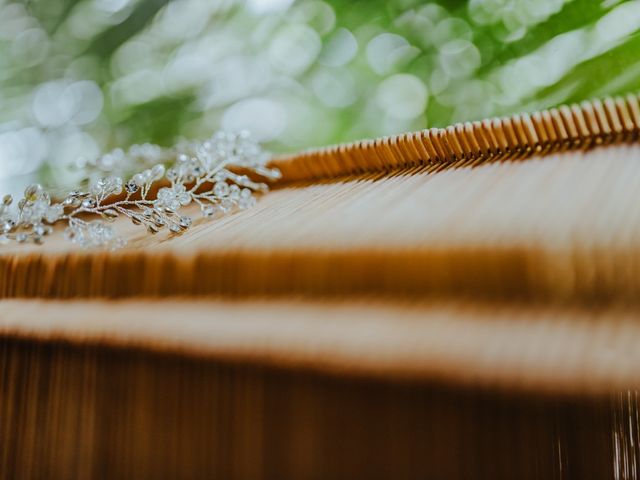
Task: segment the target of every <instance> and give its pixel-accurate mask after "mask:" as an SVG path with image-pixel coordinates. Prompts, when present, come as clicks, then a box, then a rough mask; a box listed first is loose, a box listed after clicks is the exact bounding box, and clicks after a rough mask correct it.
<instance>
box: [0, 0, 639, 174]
mask: <svg viewBox="0 0 640 480" xmlns="http://www.w3.org/2000/svg"><path fill="white" fill-rule="evenodd" d="M639 31H640V1H638V0H629V1H615V0H605V1H596V0H536V1H533V0H469V1H463V0H451V1H441V2H428V1H420V0H391V1H388V0H387V1H383V0H326V1H319V0H297V1H290V0H289V1H288V0H247V1H245V2H243V1H238V0H173V1H170V0H80V1H77V0H30V1H26V0H25V1H13V0H0V177H3V176H4V177H6V176H9V175H15V174H20V173H24V172H28V171H31V170H34V169H36V168H38V167H39V166H41V165H42V164H43V162H44V163H47V164H48V165H49V166H51V167H52V169H51V171H52V172H54V174H55V175H61V176H63V175H67V173H65V172H66V170H65V168H66V166H68V165H69V164H70V163H74V162H76V161H77V159H78V158H82V157H85V158H87V157H94V156H97V155H99V153H100V152H101V151H104V150H106V149H110V148H113V147H115V146H126V145H129V144H132V143H136V142H145V141H152V142H157V143H160V144H171V143H172V142H174V141H175V140H176V139H177V138H179V137H182V136H186V137H203V136H207V135H209V134H210V133H211V132H212V131H213V130H216V129H219V128H224V129H232V130H234V129H240V128H249V129H250V130H252V131H254V133H255V134H256V135H257V136H258V137H259V138H261V139H262V140H264V141H266V142H267V143H268V145H269V147H270V148H272V149H273V150H275V151H294V150H299V149H302V148H305V147H310V146H314V145H325V144H329V143H336V142H342V141H347V140H353V139H357V138H362V137H374V136H380V135H387V134H392V133H397V132H401V131H407V130H415V129H421V128H425V127H431V126H444V125H447V124H450V123H452V122H456V121H461V120H472V119H478V118H483V117H489V116H496V115H503V114H509V113H515V112H518V111H523V110H526V111H530V110H534V109H539V108H544V107H549V106H553V105H556V104H559V103H565V102H576V101H580V100H583V99H587V98H591V97H595V96H597V97H601V96H605V95H612V94H618V93H625V92H628V91H636V90H638V89H639V86H640V55H639V52H640V34H639V33H638V32H639ZM56 172H58V173H56Z"/></svg>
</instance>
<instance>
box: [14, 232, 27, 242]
mask: <svg viewBox="0 0 640 480" xmlns="http://www.w3.org/2000/svg"><path fill="white" fill-rule="evenodd" d="M28 238H29V236H28V235H27V234H26V233H19V234H17V235H16V240H17V241H18V242H19V243H24V242H26V241H27V240H28Z"/></svg>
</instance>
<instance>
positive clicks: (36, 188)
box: [24, 183, 44, 202]
mask: <svg viewBox="0 0 640 480" xmlns="http://www.w3.org/2000/svg"><path fill="white" fill-rule="evenodd" d="M43 194H44V190H43V188H42V185H40V184H39V183H34V184H32V185H29V186H28V187H27V188H25V190H24V198H25V199H27V200H28V201H31V202H32V201H34V200H38V199H39V198H40V197H42V195H43Z"/></svg>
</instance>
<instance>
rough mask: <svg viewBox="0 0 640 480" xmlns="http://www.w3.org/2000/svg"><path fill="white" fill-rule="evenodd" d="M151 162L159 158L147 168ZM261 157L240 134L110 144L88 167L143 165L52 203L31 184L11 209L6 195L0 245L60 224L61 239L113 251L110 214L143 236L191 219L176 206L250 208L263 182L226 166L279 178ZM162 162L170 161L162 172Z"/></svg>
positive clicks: (0, 209)
mask: <svg viewBox="0 0 640 480" xmlns="http://www.w3.org/2000/svg"><path fill="white" fill-rule="evenodd" d="M153 159H156V160H157V161H159V162H161V163H156V164H155V165H153V166H151V161H152V160H153ZM269 159H270V155H269V154H268V153H266V152H264V151H263V150H262V148H261V147H260V145H259V144H258V143H257V142H256V141H254V140H253V139H252V138H251V136H250V135H249V134H248V133H246V132H241V133H239V134H231V133H224V132H218V133H216V134H215V135H213V136H212V137H211V138H210V139H208V140H205V141H202V142H181V143H180V144H178V145H177V146H175V147H173V148H172V149H162V148H161V147H159V146H157V145H151V144H145V145H134V146H132V147H131V148H130V149H129V150H128V151H127V152H124V151H123V150H121V149H116V150H114V151H113V152H110V153H108V154H106V155H104V156H103V157H101V159H100V160H99V161H98V162H94V164H93V166H95V167H96V168H98V169H100V170H102V171H104V170H106V169H105V168H101V167H102V164H105V166H106V165H110V166H113V165H114V163H118V164H127V165H131V164H134V163H136V162H137V164H138V165H140V164H142V165H145V166H149V167H150V168H147V169H145V170H143V171H142V172H139V173H136V174H135V175H133V176H132V177H131V178H130V179H129V180H127V181H125V180H124V179H123V178H122V177H121V176H116V175H110V176H106V177H101V178H98V179H96V180H94V181H91V182H90V183H89V188H88V189H87V191H80V190H76V191H72V192H70V193H68V194H67V196H66V198H64V199H63V200H62V201H61V202H59V203H58V202H53V201H52V197H51V196H50V195H49V194H48V193H47V192H46V191H45V190H44V189H43V188H42V186H40V185H37V184H35V185H30V186H29V187H27V188H26V190H25V192H24V198H22V199H21V200H20V201H19V202H18V203H17V209H16V208H12V206H13V205H12V204H13V199H12V198H11V196H10V195H6V196H4V198H3V199H2V203H1V204H0V243H5V244H6V243H9V242H10V241H17V242H19V243H25V242H33V243H38V244H39V243H42V242H43V240H44V237H45V236H47V235H49V234H51V233H52V232H53V227H52V225H54V224H59V223H62V224H66V229H65V230H64V233H65V236H66V237H67V238H68V239H69V240H71V241H72V242H74V243H76V244H78V245H80V246H82V247H85V248H92V247H105V248H109V249H118V248H121V247H123V246H124V245H125V244H126V241H125V239H124V238H122V237H120V236H118V235H117V233H116V231H115V229H114V228H113V226H112V225H110V224H109V223H110V222H112V221H114V220H115V219H117V218H118V217H127V218H129V219H130V220H131V221H132V222H133V223H134V224H136V225H143V226H145V227H146V228H147V230H148V231H149V232H150V233H157V232H159V231H160V230H162V229H165V228H166V229H168V230H169V231H171V232H173V233H180V232H182V231H184V230H186V229H188V228H189V227H190V226H191V224H192V219H191V217H189V216H188V215H185V214H183V213H182V212H181V211H180V210H181V209H182V208H183V207H184V206H186V205H189V204H197V205H198V206H199V208H200V212H201V214H202V216H203V217H213V216H215V215H216V214H218V213H220V214H226V213H229V212H230V211H232V210H233V209H236V208H237V209H246V208H250V207H252V206H253V205H254V204H255V203H256V198H255V195H254V194H255V193H256V192H265V191H267V190H268V187H267V185H266V184H265V183H260V182H256V181H254V180H253V179H252V178H250V177H249V176H248V175H244V174H239V173H235V172H234V171H233V167H238V168H240V169H242V170H243V171H246V172H247V173H248V174H249V175H250V174H252V173H253V174H256V175H257V176H260V177H264V178H267V179H277V178H280V172H279V171H278V170H277V169H273V168H268V167H267V166H266V163H267V162H268V161H269ZM166 161H169V162H171V161H173V163H172V165H171V166H170V167H169V168H168V169H165V164H164V162H166ZM156 187H159V189H158V190H157V193H156V194H155V198H152V192H155V190H156Z"/></svg>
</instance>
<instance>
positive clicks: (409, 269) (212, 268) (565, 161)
mask: <svg viewBox="0 0 640 480" xmlns="http://www.w3.org/2000/svg"><path fill="white" fill-rule="evenodd" d="M117 227H118V228H120V227H122V228H121V231H122V232H124V233H125V234H126V235H128V236H129V238H130V247H128V248H127V249H125V250H123V251H122V252H120V253H116V254H113V253H110V252H101V251H90V252H87V251H82V250H79V249H78V248H77V247H76V246H74V245H71V244H68V243H66V241H65V240H64V239H62V238H56V239H49V240H53V241H48V242H47V243H46V245H44V246H37V245H28V246H24V247H22V246H20V247H3V250H2V252H1V253H0V296H4V297H76V296H79V297H96V296H103V297H139V296H163V297H164V296H171V295H195V296H203V295H216V294H229V295H246V294H271V295H281V296H282V295H289V294H303V295H310V296H318V295H323V296H324V295H344V294H372V295H378V296H379V295H383V296H392V297H393V296H413V297H424V296H430V297H434V296H435V297H455V298H460V297H472V298H482V299H484V298H491V299H498V300H499V299H524V300H527V301H547V302H548V301H553V302H564V303H567V302H581V303H584V304H587V303H599V304H606V303H610V302H623V303H627V304H636V303H638V301H639V300H640V148H639V147H638V146H636V145H626V146H624V145H623V146H609V147H606V148H604V147H603V148H598V149H594V150H590V151H587V152H577V153H576V152H574V153H564V154H556V155H550V156H547V157H543V158H533V159H529V160H527V161H522V162H504V163H492V164H487V165H483V166H479V167H475V168H463V169H453V170H447V171H443V172H439V173H436V174H429V173H428V171H426V170H420V169H413V170H409V171H404V172H402V173H400V174H397V175H395V176H391V177H389V176H385V177H381V178H378V177H374V176H371V177H359V178H353V179H351V180H343V181H338V182H335V183H319V184H314V185H308V186H297V187H290V188H282V189H278V190H275V191H272V192H270V193H268V194H266V195H265V196H264V197H263V198H261V199H260V200H259V202H258V205H257V207H256V208H254V209H252V210H250V211H245V212H240V213H236V214H232V215H229V216H227V217H222V218H219V219H215V220H213V221H198V222H197V225H196V226H195V227H194V228H193V229H192V230H191V231H189V232H187V233H186V234H184V235H182V236H178V237H170V238H168V237H167V236H166V235H165V234H159V235H158V236H155V237H154V236H151V235H149V234H147V233H146V231H143V230H142V229H139V227H135V226H133V225H130V224H128V223H119V224H118V225H117Z"/></svg>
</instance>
